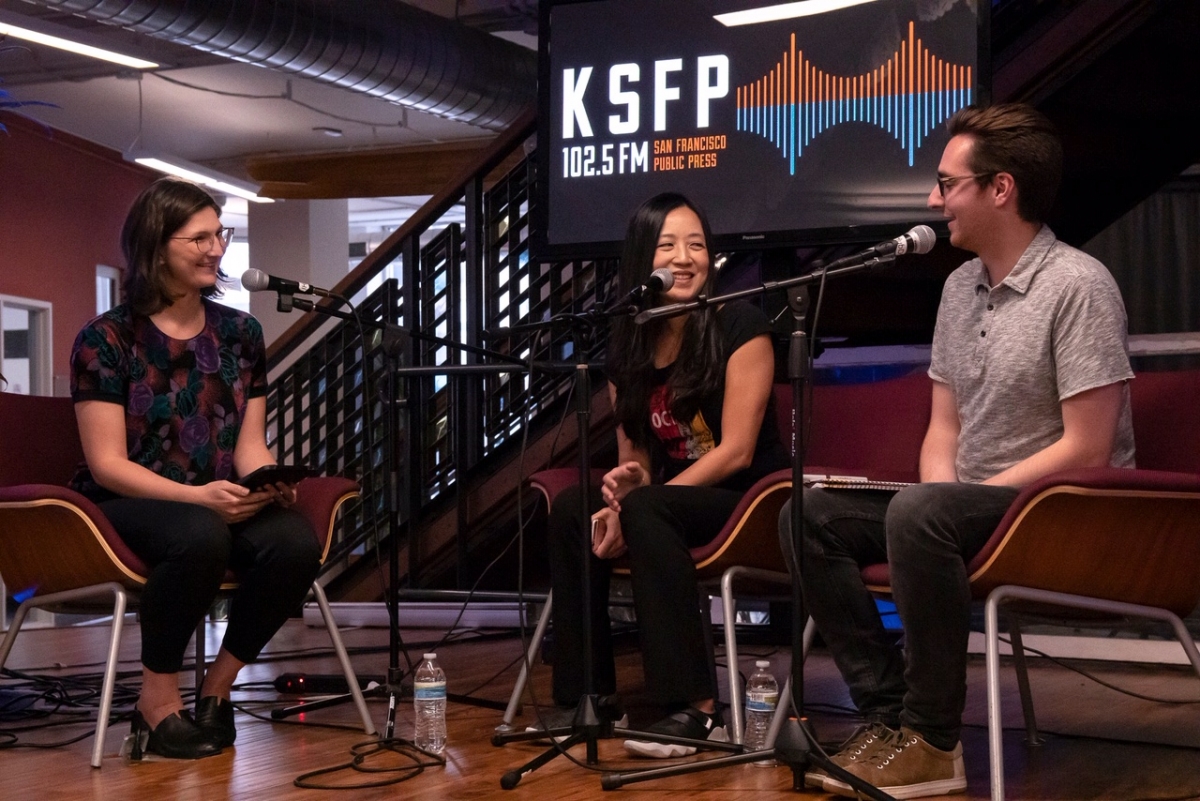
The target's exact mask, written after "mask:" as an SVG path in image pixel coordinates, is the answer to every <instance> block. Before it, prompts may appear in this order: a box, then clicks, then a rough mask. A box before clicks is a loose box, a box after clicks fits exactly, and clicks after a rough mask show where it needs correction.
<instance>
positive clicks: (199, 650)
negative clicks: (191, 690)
mask: <svg viewBox="0 0 1200 801" xmlns="http://www.w3.org/2000/svg"><path fill="white" fill-rule="evenodd" d="M207 622H208V615H205V616H204V617H202V618H200V622H199V623H197V624H196V700H197V701H199V700H200V688H201V687H203V686H204V670H205V668H207V667H208V665H207V662H208V640H207V637H208V631H207V630H206V629H205V624H206V623H207Z"/></svg>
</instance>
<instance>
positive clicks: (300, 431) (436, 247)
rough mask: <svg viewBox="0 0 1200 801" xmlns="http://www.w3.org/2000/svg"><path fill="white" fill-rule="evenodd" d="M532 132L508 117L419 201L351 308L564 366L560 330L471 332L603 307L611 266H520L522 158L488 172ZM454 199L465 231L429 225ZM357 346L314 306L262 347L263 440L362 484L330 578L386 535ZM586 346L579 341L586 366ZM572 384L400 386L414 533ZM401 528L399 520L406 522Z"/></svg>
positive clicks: (377, 448) (498, 380)
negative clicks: (454, 177)
mask: <svg viewBox="0 0 1200 801" xmlns="http://www.w3.org/2000/svg"><path fill="white" fill-rule="evenodd" d="M531 134H532V117H529V118H527V119H525V120H523V121H522V122H518V123H517V124H516V125H515V126H514V127H513V129H510V130H509V131H508V132H506V133H505V134H504V135H503V136H501V137H500V138H499V140H498V142H497V145H496V147H494V148H493V149H492V150H491V151H490V152H489V153H488V154H486V155H485V156H483V157H481V159H480V160H479V162H478V163H477V164H476V165H475V168H474V169H473V170H472V171H471V172H470V173H469V174H464V176H463V178H462V180H460V181H456V182H455V184H454V185H452V186H450V187H448V188H447V189H446V190H445V191H443V192H442V193H440V194H439V195H438V196H436V197H435V198H433V199H432V200H430V201H429V203H427V204H426V205H425V206H424V207H423V208H422V209H421V210H420V211H418V213H417V214H416V215H414V217H413V218H412V219H410V220H409V221H408V222H406V223H405V225H404V226H402V227H401V228H400V229H399V230H398V231H396V232H395V233H394V234H393V235H392V236H391V237H389V238H388V239H387V240H386V241H385V242H383V243H382V244H381V245H380V246H379V248H377V249H376V250H375V251H374V252H373V253H371V254H369V256H368V257H367V259H365V260H364V261H363V262H362V263H361V264H360V265H359V266H358V267H357V268H356V269H355V270H354V271H353V272H351V273H349V274H348V275H347V278H346V280H345V281H343V282H341V283H340V284H339V285H338V286H337V287H335V291H336V292H338V293H340V294H343V295H346V296H351V295H352V293H354V292H356V291H361V290H364V289H365V288H366V287H367V285H368V283H369V282H370V281H371V279H372V278H374V277H375V276H377V275H379V274H381V273H383V271H384V270H386V269H388V268H389V267H390V268H391V271H390V272H391V274H392V275H394V276H397V277H395V278H389V279H388V280H386V281H384V282H383V283H382V285H381V286H379V287H378V288H377V289H375V290H374V291H373V292H371V293H370V294H369V295H367V296H366V297H365V298H364V299H363V300H361V301H360V302H358V303H357V304H356V305H357V309H358V313H359V314H360V315H361V317H362V318H363V319H367V320H381V321H386V322H390V323H395V324H397V325H399V326H402V327H405V328H409V329H411V330H417V331H420V332H422V333H426V334H432V335H435V336H438V337H442V338H445V339H449V340H454V341H456V342H465V343H467V344H470V345H475V346H488V345H492V344H494V345H495V346H496V347H498V348H503V349H507V350H506V351H505V352H508V353H509V354H510V355H513V356H517V357H519V358H521V359H522V360H529V359H534V360H537V361H561V360H570V359H571V358H572V356H573V354H572V352H571V342H570V341H569V338H568V334H567V333H566V332H558V331H555V332H553V333H545V334H541V335H539V336H536V337H533V338H530V339H526V340H516V339H514V340H513V341H512V342H508V341H498V342H496V343H489V342H485V341H484V337H483V332H484V331H486V330H488V329H493V328H499V327H505V326H512V325H517V324H519V323H524V322H530V321H535V320H544V319H547V318H549V317H550V316H552V315H555V314H559V313H562V312H571V311H583V310H585V309H587V308H590V307H592V306H593V304H596V303H603V302H605V299H606V298H607V297H608V296H609V295H611V292H612V289H611V287H612V286H613V283H614V281H615V272H616V265H615V263H614V262H611V261H572V262H557V263H541V262H536V261H532V260H530V258H529V234H530V226H531V224H530V209H531V206H532V204H533V202H534V201H533V198H532V197H531V191H530V190H531V178H532V173H531V171H532V170H533V169H534V160H533V159H532V158H531V157H530V158H526V159H523V160H522V161H521V162H520V163H519V164H517V166H515V167H513V168H512V169H510V170H508V172H507V173H506V174H504V175H502V176H500V177H498V178H496V177H495V176H494V175H492V176H489V173H491V172H492V171H493V170H494V169H495V167H496V165H498V164H501V163H503V162H504V161H505V159H506V158H509V160H510V161H511V158H510V156H511V154H512V153H513V152H519V151H520V149H521V148H523V147H524V145H525V141H526V139H528V137H529V136H530V135H531ZM485 184H486V185H487V188H486V189H485V188H484V187H485ZM456 206H457V207H460V208H461V209H462V210H463V211H465V220H466V222H465V224H463V225H459V224H457V223H455V224H449V225H445V224H442V223H441V222H440V221H441V220H442V219H443V217H444V215H445V214H446V212H447V211H449V210H451V209H453V208H454V207H456ZM365 339H366V342H365V345H364V342H363V338H362V337H361V336H360V333H359V331H358V327H357V325H356V324H355V323H354V322H352V321H344V320H329V319H328V318H324V317H322V316H320V315H316V314H312V315H308V316H307V317H306V318H305V319H303V320H302V321H300V322H298V323H297V324H296V325H294V326H293V327H292V328H291V329H289V331H288V332H287V333H286V334H285V336H284V337H283V338H282V339H281V340H280V341H279V342H278V343H276V344H274V345H273V346H272V348H271V352H270V355H269V363H270V368H271V373H270V378H271V381H270V389H269V395H268V403H267V405H268V409H269V410H270V412H269V414H270V416H269V419H268V434H269V436H270V437H271V440H272V445H273V447H275V448H276V450H277V455H278V457H279V459H280V460H282V461H286V462H291V461H297V462H306V463H309V464H311V465H313V466H314V467H316V468H318V469H319V470H320V471H322V472H323V473H326V474H341V475H346V476H350V477H353V478H355V479H357V480H358V481H359V482H360V483H361V484H362V488H363V502H362V503H361V504H359V505H356V506H354V507H353V508H352V509H351V510H350V511H349V512H348V513H347V514H344V515H343V519H342V520H341V521H340V523H339V530H338V531H336V532H335V535H334V538H333V543H332V545H331V550H330V554H329V558H328V559H327V561H326V568H325V569H326V570H327V571H332V572H333V573H335V574H336V573H337V572H340V571H341V570H344V569H345V568H347V567H348V566H349V565H351V564H352V563H353V562H354V561H356V560H357V559H358V558H359V557H360V556H361V555H363V554H366V553H369V552H371V551H372V550H373V549H375V548H376V547H378V546H379V545H380V543H381V541H382V539H383V538H384V537H385V536H386V532H387V522H388V520H387V512H388V508H389V505H388V503H387V496H388V488H387V487H385V486H384V476H385V474H386V470H385V464H386V458H387V443H386V442H385V436H384V432H385V430H386V413H387V410H386V405H385V404H384V403H383V401H382V396H381V394H380V391H379V388H381V387H383V386H384V385H385V383H384V379H385V378H386V369H387V360H386V359H385V358H384V355H383V350H382V346H381V339H382V338H381V336H380V335H379V334H378V332H377V331H376V330H375V329H371V328H367V329H366V336H365ZM600 347H601V344H600V343H599V342H597V343H596V344H594V345H593V347H592V353H590V354H589V359H593V358H595V357H596V356H597V355H598V354H599V353H600ZM401 358H402V362H403V364H405V365H413V366H447V365H459V364H464V365H469V364H478V363H480V359H479V358H478V357H476V356H474V355H470V354H463V353H461V352H456V351H454V350H453V349H451V348H448V347H446V346H444V345H438V344H430V343H427V342H423V341H419V340H416V339H412V338H409V339H408V340H407V342H406V343H405V344H404V353H403V354H402V357H401ZM570 380H571V376H570V375H569V373H568V374H550V373H537V374H533V375H530V374H524V373H503V374H486V375H480V374H469V375H462V374H459V375H454V376H429V377H421V378H416V379H410V381H409V383H408V384H407V388H408V389H407V391H406V392H405V391H402V393H401V394H402V395H403V396H404V398H405V402H406V404H407V406H408V412H409V420H410V421H411V425H410V431H403V430H401V431H400V432H399V435H398V438H397V439H398V443H397V446H398V447H399V448H400V449H401V451H400V452H401V454H402V458H404V459H406V460H408V463H409V464H410V465H412V466H413V468H414V469H415V474H414V480H413V493H412V497H411V499H410V507H409V508H411V509H412V510H413V519H414V520H415V521H418V522H417V526H418V529H419V526H420V522H419V521H420V520H421V519H422V516H424V515H429V514H432V513H433V512H435V511H438V510H444V508H445V507H446V506H447V504H449V503H453V501H454V500H455V499H456V495H457V493H458V492H459V491H460V490H462V489H463V487H462V484H461V482H465V483H469V481H470V476H471V474H472V472H473V471H476V470H479V469H485V468H486V469H487V470H488V471H492V470H494V468H495V466H496V464H497V463H499V462H502V461H504V460H505V459H507V458H512V457H513V456H514V455H515V452H516V450H515V448H516V446H517V445H518V444H519V435H520V434H521V433H522V427H523V426H524V425H526V424H528V423H529V422H530V421H533V420H536V417H537V415H538V413H539V412H541V411H543V410H545V409H546V408H548V407H550V406H551V405H553V404H554V403H555V401H557V400H558V399H559V398H561V397H562V396H564V395H565V394H566V393H567V392H568V391H569V389H570V386H569V384H570ZM401 508H403V505H401ZM461 522H462V520H461V518H460V523H461ZM407 523H408V521H401V525H402V526H403V527H405V529H404V530H405V531H407ZM463 533H464V532H460V536H461V535H462V534H463ZM417 539H418V538H414V537H408V540H409V543H408V548H407V549H406V550H407V554H406V556H407V558H406V567H407V576H406V583H408V584H409V585H410V586H421V576H420V575H419V571H420V564H421V558H422V553H423V551H422V549H420V548H418V547H417V541H416V540H417Z"/></svg>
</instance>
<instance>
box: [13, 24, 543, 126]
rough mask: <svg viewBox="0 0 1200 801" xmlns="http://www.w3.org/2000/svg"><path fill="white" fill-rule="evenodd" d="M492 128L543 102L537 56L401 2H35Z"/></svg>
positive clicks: (231, 57) (226, 56)
mask: <svg viewBox="0 0 1200 801" xmlns="http://www.w3.org/2000/svg"><path fill="white" fill-rule="evenodd" d="M27 2H32V3H33V4H34V5H39V6H43V7H45V8H51V9H56V10H60V11H66V12H71V13H74V14H78V15H80V16H82V17H85V18H87V19H90V20H94V21H96V22H99V23H103V24H107V25H117V26H120V27H122V28H127V29H129V30H132V31H137V32H139V33H143V34H146V35H148V36H153V37H156V38H159V39H165V40H167V41H170V42H174V43H176V44H181V45H186V46H188V47H193V48H195V49H197V50H202V51H204V52H206V53H212V54H215V55H219V56H223V57H225V58H229V59H233V60H235V61H242V62H245V63H247V64H255V65H258V66H262V67H269V68H271V69H274V70H278V71H280V72H285V73H289V74H294V75H302V76H304V77H306V78H311V79H313V80H317V81H324V82H326V83H331V84H334V85H335V86H339V87H341V88H343V89H349V90H351V91H355V92H363V93H364V94H368V95H371V96H373V97H379V98H383V99H385V100H390V101H392V102H393V103H396V104H398V105H401V106H407V107H410V108H413V109H417V110H420V111H422V112H425V113H428V114H436V115H438V116H440V117H445V118H448V119H452V120H457V121H459V122H465V123H469V124H471V125H476V126H479V127H481V128H486V129H489V130H500V129H503V128H504V127H505V126H506V125H507V124H508V123H510V122H512V121H513V120H515V119H516V118H517V116H518V115H519V114H520V113H521V111H522V110H523V109H524V108H526V107H527V106H530V105H532V104H533V102H534V97H535V94H536V89H537V58H536V56H535V55H534V53H532V52H531V51H529V50H527V49H526V48H523V47H521V46H519V45H515V44H512V43H511V42H507V41H504V40H503V39H499V38H497V37H495V36H491V35H490V34H487V33H484V32H482V31H478V30H475V29H473V28H467V27H465V26H463V25H460V24H458V23H456V22H454V21H451V20H448V19H444V18H442V17H439V16H436V15H434V14H431V13H429V12H426V11H422V10H421V9H418V8H414V7H412V6H409V5H405V4H404V3H401V2H399V1H398V0H391V1H390V2H388V1H387V0H354V1H353V2H345V0H207V2H195V0H27Z"/></svg>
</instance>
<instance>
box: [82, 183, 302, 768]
mask: <svg viewBox="0 0 1200 801" xmlns="http://www.w3.org/2000/svg"><path fill="white" fill-rule="evenodd" d="M220 213H221V209H220V207H219V206H218V205H217V203H216V201H214V200H213V198H212V197H211V196H210V195H209V194H208V193H207V192H205V191H204V190H203V189H201V188H200V187H198V186H196V185H194V184H191V183H188V182H186V181H181V180H178V179H174V178H163V179H162V180H159V181H156V182H155V183H154V184H152V185H151V186H150V187H149V188H147V189H146V190H145V191H144V192H142V194H141V195H140V196H139V197H138V198H137V200H135V201H134V203H133V207H132V208H131V209H130V211H129V215H128V217H127V218H126V220H125V226H124V228H123V230H122V232H121V246H122V250H123V252H124V254H125V260H126V271H125V276H124V284H123V288H124V295H125V299H126V301H125V303H123V304H121V305H119V306H117V307H115V308H113V309H111V310H110V311H108V312H106V313H105V314H103V315H101V316H100V317H97V318H96V319H94V320H92V321H91V322H89V323H88V324H87V325H86V326H84V328H83V330H82V331H80V332H79V335H78V337H77V338H76V340H75V345H74V348H73V350H72V354H71V394H72V398H73V399H74V401H75V412H76V417H77V419H78V421H79V433H80V436H81V439H82V442H83V451H84V457H85V460H86V463H85V464H84V465H81V466H80V469H79V471H78V473H77V474H76V475H75V477H74V479H73V480H72V482H71V483H72V486H73V487H74V488H75V489H76V490H78V491H79V492H81V493H83V494H84V495H86V496H88V497H90V498H91V499H92V500H93V501H95V502H96V503H97V504H98V505H99V507H100V509H101V511H103V512H104V514H105V516H106V517H107V518H108V519H109V521H110V522H111V523H112V524H113V526H114V528H115V529H116V530H117V532H118V533H119V534H120V535H121V538H122V539H123V540H124V541H125V543H126V544H127V545H128V546H129V548H130V549H131V550H133V552H134V553H136V554H137V555H138V556H139V557H140V558H141V559H142V560H143V561H144V562H146V563H147V564H148V565H150V566H151V571H150V575H149V577H148V579H147V581H146V586H145V590H144V591H143V593H142V597H141V629H142V691H141V696H140V697H139V699H138V702H137V708H136V710H135V711H134V716H133V733H134V735H135V737H134V751H133V756H134V758H140V756H141V753H142V750H143V749H145V750H148V751H150V752H153V753H156V754H159V755H161V756H164V757H171V758H179V759H197V758H200V757H207V756H212V755H214V754H217V753H220V751H221V750H222V749H223V748H226V747H228V746H230V745H232V744H233V741H234V738H235V736H236V732H235V730H234V721H233V705H232V703H231V702H230V700H229V697H230V690H231V689H232V686H233V683H234V680H235V679H236V677H237V674H238V672H239V671H240V670H241V668H242V666H243V665H245V664H246V663H248V662H251V661H253V660H254V659H255V658H256V657H257V656H258V654H259V652H260V651H261V650H262V648H263V647H264V646H265V645H266V643H267V641H268V640H269V639H270V638H271V637H272V636H273V635H274V633H275V632H276V631H278V629H279V627H280V626H282V625H283V623H284V621H285V620H286V619H287V618H288V616H289V615H290V613H291V612H292V611H293V610H294V609H296V608H297V607H298V606H299V604H300V603H301V601H302V599H303V598H304V595H305V593H306V592H307V590H308V588H309V586H310V585H311V584H312V581H313V579H314V578H315V577H316V574H317V569H318V567H319V565H320V557H321V554H320V550H319V548H318V546H317V540H316V537H315V536H314V534H313V531H312V529H311V527H310V526H309V524H308V523H307V521H306V520H305V518H304V517H303V516H302V515H300V513H299V512H297V511H295V510H294V509H291V508H289V507H290V506H292V504H293V503H295V500H296V488H295V486H294V485H286V484H277V485H268V486H265V487H261V488H257V489H255V490H253V491H252V490H251V489H248V488H246V487H244V486H241V485H240V484H238V483H236V480H237V478H238V477H239V476H247V475H249V474H250V473H252V472H253V471H254V470H256V469H257V468H259V467H263V466H265V465H270V464H274V462H275V458H274V457H273V456H272V455H271V452H270V451H269V450H268V449H267V442H266V410H267V404H266V391H267V378H266V349H265V346H264V343H263V333H262V327H261V326H260V325H259V323H258V321H257V320H255V319H254V318H253V317H251V316H250V315H248V314H245V313H244V312H241V311H237V310H235V309H231V308H228V307H226V306H222V305H220V304H218V303H216V302H215V301H214V300H213V298H214V297H217V296H219V295H220V294H221V286H220V282H221V280H222V279H223V278H225V275H224V273H222V272H221V257H222V256H224V255H225V249H226V247H227V246H228V244H229V241H230V239H231V237H232V234H233V229H231V228H224V227H222V225H221V221H220V217H219V215H220ZM226 569H231V570H233V572H234V573H235V574H237V576H238V578H239V581H240V586H239V589H238V590H237V592H236V593H235V595H234V596H233V599H232V602H231V605H230V610H229V625H228V627H227V629H226V632H225V637H224V641H223V642H222V645H221V650H220V652H219V653H218V654H217V657H216V660H215V661H214V662H213V664H212V665H210V666H209V668H208V672H207V674H206V676H205V678H204V682H203V685H202V686H201V687H200V688H199V689H198V691H197V696H196V697H197V699H198V700H197V702H196V708H195V714H194V717H193V715H192V714H191V713H189V712H188V711H187V710H186V709H185V708H184V703H183V699H182V696H181V695H180V692H179V682H178V673H179V670H180V669H181V667H182V666H183V656H184V650H185V649H186V647H187V644H188V641H189V639H190V638H191V635H192V632H194V631H195V629H196V626H197V625H198V623H199V622H200V621H201V620H202V619H203V617H204V615H205V613H206V612H207V610H208V608H209V607H210V606H211V604H212V602H213V599H214V598H215V596H216V594H217V591H218V589H219V587H220V584H221V581H222V578H223V577H224V575H225V571H226Z"/></svg>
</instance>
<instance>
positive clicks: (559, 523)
mask: <svg viewBox="0 0 1200 801" xmlns="http://www.w3.org/2000/svg"><path fill="white" fill-rule="evenodd" d="M580 494H581V490H580V488H579V486H578V485H575V486H572V487H567V488H566V489H565V490H563V491H562V492H560V493H558V495H557V496H555V498H554V503H552V504H550V517H549V518H548V520H547V525H546V533H547V535H548V536H550V537H563V536H576V535H577V533H578V531H579V515H580V505H579V502H580V497H579V496H580ZM588 508H589V509H590V508H591V506H590V505H589V507H588Z"/></svg>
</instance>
